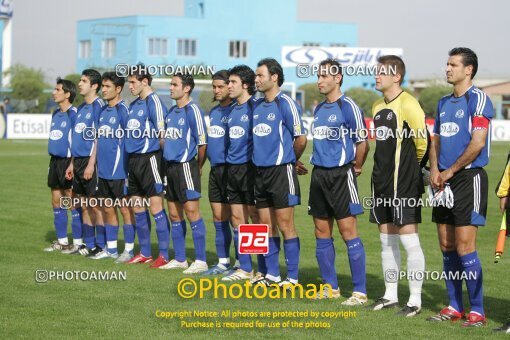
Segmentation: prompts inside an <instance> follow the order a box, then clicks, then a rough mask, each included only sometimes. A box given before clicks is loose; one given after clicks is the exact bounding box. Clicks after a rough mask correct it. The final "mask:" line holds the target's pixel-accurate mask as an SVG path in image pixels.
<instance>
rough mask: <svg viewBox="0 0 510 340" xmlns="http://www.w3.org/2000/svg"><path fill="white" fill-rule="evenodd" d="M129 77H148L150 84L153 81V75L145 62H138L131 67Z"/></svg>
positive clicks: (139, 79)
mask: <svg viewBox="0 0 510 340" xmlns="http://www.w3.org/2000/svg"><path fill="white" fill-rule="evenodd" d="M128 77H135V78H136V80H138V81H142V80H144V79H147V84H149V86H150V85H151V83H152V75H151V74H150V73H149V70H148V68H147V66H145V65H144V64H136V65H134V66H131V67H129V70H128Z"/></svg>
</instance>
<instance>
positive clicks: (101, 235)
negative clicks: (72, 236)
mask: <svg viewBox="0 0 510 340" xmlns="http://www.w3.org/2000/svg"><path fill="white" fill-rule="evenodd" d="M96 244H97V246H98V247H99V248H101V249H104V248H105V247H106V229H105V228H104V226H103V225H96Z"/></svg>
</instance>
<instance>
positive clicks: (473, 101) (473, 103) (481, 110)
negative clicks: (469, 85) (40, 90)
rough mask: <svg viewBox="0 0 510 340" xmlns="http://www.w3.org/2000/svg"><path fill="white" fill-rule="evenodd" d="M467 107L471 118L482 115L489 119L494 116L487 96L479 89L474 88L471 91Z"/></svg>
mask: <svg viewBox="0 0 510 340" xmlns="http://www.w3.org/2000/svg"><path fill="white" fill-rule="evenodd" d="M468 108H469V114H470V115H471V118H474V117H482V116H483V117H485V118H487V119H489V120H491V119H492V117H494V107H493V106H492V102H491V100H490V98H489V96H487V95H486V94H485V93H484V92H483V91H481V90H479V89H476V88H475V89H473V91H472V92H471V95H470V97H469V103H468Z"/></svg>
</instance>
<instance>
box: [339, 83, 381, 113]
mask: <svg viewBox="0 0 510 340" xmlns="http://www.w3.org/2000/svg"><path fill="white" fill-rule="evenodd" d="M345 95H346V96H347V97H350V98H351V99H352V100H354V102H355V103H356V104H358V106H359V107H360V108H361V110H362V111H363V113H364V114H365V117H372V105H373V104H374V102H375V101H376V100H377V99H379V98H380V95H379V94H377V92H374V91H372V90H367V89H364V88H362V87H353V88H350V89H348V90H347V91H345Z"/></svg>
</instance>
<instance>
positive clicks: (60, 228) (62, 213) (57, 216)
mask: <svg viewBox="0 0 510 340" xmlns="http://www.w3.org/2000/svg"><path fill="white" fill-rule="evenodd" d="M53 224H54V225H55V232H56V233H57V238H64V237H65V238H67V210H65V209H61V208H53Z"/></svg>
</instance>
